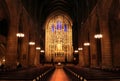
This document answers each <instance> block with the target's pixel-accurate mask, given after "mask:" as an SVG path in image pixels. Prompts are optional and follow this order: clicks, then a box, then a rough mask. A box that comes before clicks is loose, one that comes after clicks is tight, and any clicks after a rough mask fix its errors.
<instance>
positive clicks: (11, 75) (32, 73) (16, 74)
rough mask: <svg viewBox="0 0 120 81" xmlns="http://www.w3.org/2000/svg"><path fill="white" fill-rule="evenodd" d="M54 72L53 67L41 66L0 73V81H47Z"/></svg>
mask: <svg viewBox="0 0 120 81" xmlns="http://www.w3.org/2000/svg"><path fill="white" fill-rule="evenodd" d="M54 70H55V67H53V66H42V67H31V68H27V69H19V70H18V69H17V70H12V71H0V81H47V80H48V79H49V78H50V76H51V74H52V73H53V72H54Z"/></svg>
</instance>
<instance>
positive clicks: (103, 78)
mask: <svg viewBox="0 0 120 81" xmlns="http://www.w3.org/2000/svg"><path fill="white" fill-rule="evenodd" d="M64 70H65V72H66V73H67V74H68V76H69V77H70V78H71V79H72V81H120V71H119V70H117V71H116V70H115V71H114V72H113V70H112V71H108V70H107V71H106V70H105V69H104V70H103V69H93V68H80V67H75V66H65V67H64Z"/></svg>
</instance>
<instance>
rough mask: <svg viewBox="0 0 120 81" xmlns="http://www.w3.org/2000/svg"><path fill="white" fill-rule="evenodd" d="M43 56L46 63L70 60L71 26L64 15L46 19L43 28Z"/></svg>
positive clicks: (71, 51) (71, 48) (71, 49)
mask: <svg viewBox="0 0 120 81" xmlns="http://www.w3.org/2000/svg"><path fill="white" fill-rule="evenodd" d="M45 33H46V34H45V35H46V36H45V56H46V60H47V61H51V59H53V60H54V62H64V61H65V57H66V58H67V61H71V60H72V53H73V46H72V24H71V21H70V19H68V18H67V17H65V15H57V16H54V17H51V18H50V19H48V21H47V23H46V28H45Z"/></svg>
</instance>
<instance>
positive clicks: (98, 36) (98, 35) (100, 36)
mask: <svg viewBox="0 0 120 81" xmlns="http://www.w3.org/2000/svg"><path fill="white" fill-rule="evenodd" d="M102 37H103V35H102V34H95V35H94V38H96V39H101V38H102Z"/></svg>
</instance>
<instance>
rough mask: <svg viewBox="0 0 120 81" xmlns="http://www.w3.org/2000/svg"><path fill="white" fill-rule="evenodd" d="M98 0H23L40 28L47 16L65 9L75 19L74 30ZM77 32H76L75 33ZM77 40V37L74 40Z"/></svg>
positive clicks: (76, 29)
mask: <svg viewBox="0 0 120 81" xmlns="http://www.w3.org/2000/svg"><path fill="white" fill-rule="evenodd" d="M97 1H98V0H22V3H23V5H24V7H25V8H26V10H27V11H28V13H29V14H30V16H31V17H32V18H33V20H34V21H36V22H37V23H38V24H39V27H40V30H41V29H42V27H43V24H44V23H45V20H46V18H47V17H48V16H49V15H50V14H51V13H53V12H55V11H63V12H65V13H67V14H68V15H69V17H71V19H72V20H73V39H74V38H77V37H75V36H77V35H75V36H74V31H75V32H77V31H78V27H80V24H81V22H84V21H85V20H86V18H87V16H88V14H89V13H90V12H91V10H92V9H93V8H94V6H95V4H96V3H97ZM75 34H76V33H75ZM73 41H74V42H77V39H75V40H73Z"/></svg>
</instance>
